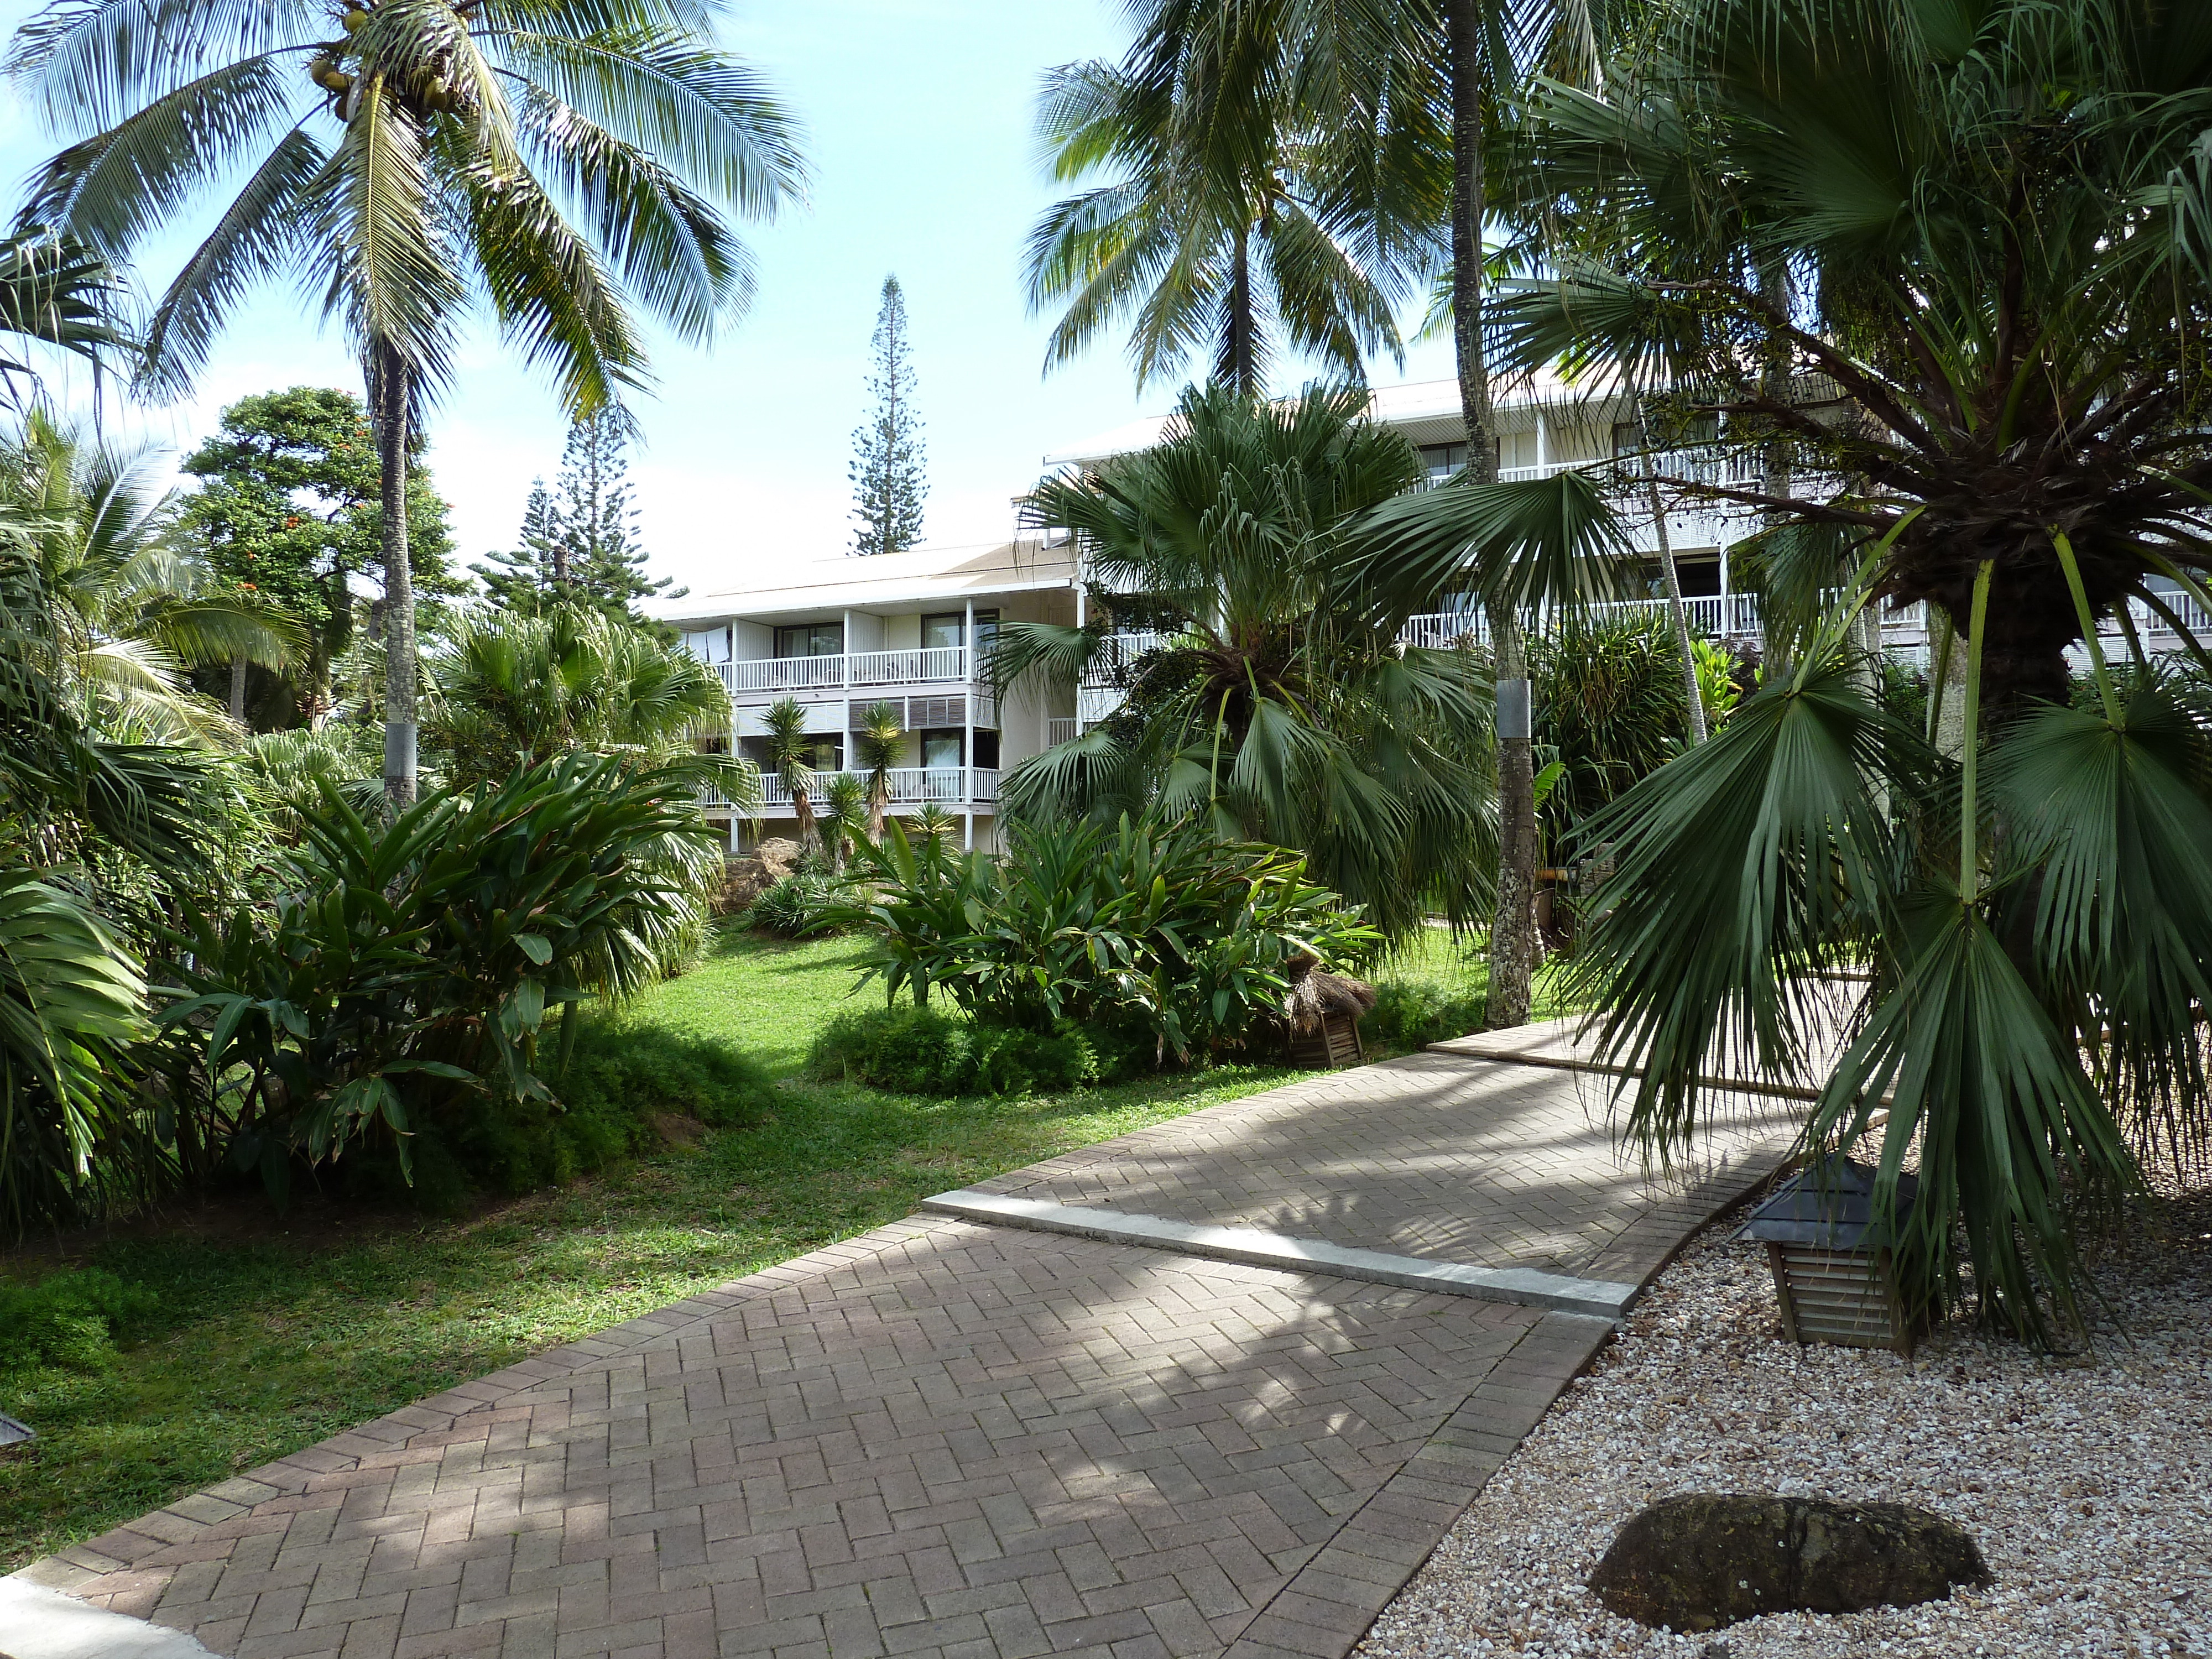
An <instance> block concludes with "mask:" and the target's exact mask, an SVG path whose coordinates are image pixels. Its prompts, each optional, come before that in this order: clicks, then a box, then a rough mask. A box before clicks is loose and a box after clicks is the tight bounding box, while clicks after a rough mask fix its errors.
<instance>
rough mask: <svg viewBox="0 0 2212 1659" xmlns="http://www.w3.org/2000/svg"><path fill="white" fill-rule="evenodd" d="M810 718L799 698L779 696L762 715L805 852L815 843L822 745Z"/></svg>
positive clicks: (771, 757)
mask: <svg viewBox="0 0 2212 1659" xmlns="http://www.w3.org/2000/svg"><path fill="white" fill-rule="evenodd" d="M808 718H809V717H808V714H807V712H806V707H805V704H803V703H801V702H799V699H798V698H796V697H778V698H777V699H776V700H775V702H772V703H770V704H769V706H768V708H766V710H765V711H763V714H762V715H761V724H762V727H763V735H764V736H765V738H767V742H768V764H769V770H770V771H772V772H774V773H775V775H776V779H777V781H779V782H781V784H782V785H783V787H784V788H785V789H786V790H787V791H788V792H789V793H790V795H791V810H792V812H793V815H794V816H795V817H797V818H798V819H799V848H800V850H801V851H804V850H805V848H808V847H811V846H812V845H813V843H814V790H815V781H814V757H815V752H816V750H817V748H818V747H819V745H820V743H821V739H820V738H817V737H816V736H815V735H814V734H813V733H812V732H809V731H808V730H807V720H808Z"/></svg>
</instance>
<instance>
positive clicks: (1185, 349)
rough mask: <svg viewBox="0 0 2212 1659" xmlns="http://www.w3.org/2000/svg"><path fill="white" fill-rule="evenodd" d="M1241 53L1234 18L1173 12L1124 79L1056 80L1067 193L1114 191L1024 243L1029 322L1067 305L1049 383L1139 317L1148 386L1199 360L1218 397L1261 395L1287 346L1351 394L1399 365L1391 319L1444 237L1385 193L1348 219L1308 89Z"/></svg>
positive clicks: (1066, 209) (1094, 69) (1078, 206)
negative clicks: (1055, 371)
mask: <svg viewBox="0 0 2212 1659" xmlns="http://www.w3.org/2000/svg"><path fill="white" fill-rule="evenodd" d="M1248 45H1249V43H1248V40H1247V34H1246V30H1245V27H1244V25H1243V21H1242V19H1241V18H1240V17H1239V15H1238V9H1237V8H1234V7H1203V6H1201V7H1193V6H1189V5H1184V4H1177V3H1172V0H1163V3H1158V4H1156V5H1154V6H1153V7H1152V9H1151V11H1150V13H1149V15H1147V16H1146V17H1145V18H1144V19H1143V20H1142V21H1141V22H1140V28H1139V38H1138V40H1137V41H1136V43H1135V44H1134V45H1133V46H1131V48H1130V50H1129V52H1128V53H1127V55H1126V56H1125V57H1124V58H1123V59H1122V60H1121V62H1120V63H1118V64H1113V63H1106V62H1103V61H1093V62H1090V63H1083V64H1070V65H1068V66H1066V67H1065V68H1063V69H1060V70H1056V71H1054V74H1053V75H1052V76H1051V77H1050V79H1049V80H1048V82H1047V86H1046V92H1045V98H1044V101H1043V106H1042V111H1041V112H1040V115H1039V119H1038V131H1039V137H1040V139H1041V141H1042V145H1043V147H1044V149H1045V150H1046V151H1047V153H1048V155H1049V156H1050V158H1051V162H1052V167H1053V170H1054V176H1055V177H1056V178H1057V179H1060V181H1061V182H1063V183H1064V184H1067V185H1085V183H1086V181H1088V180H1091V179H1093V178H1095V177H1097V175H1100V174H1105V175H1109V176H1108V177H1106V178H1105V179H1104V180H1103V182H1099V183H1095V184H1089V185H1088V186H1087V187H1086V188H1083V189H1080V190H1079V191H1077V192H1076V193H1075V194H1073V195H1072V196H1070V197H1068V198H1067V199H1066V200H1065V201H1063V202H1060V203H1058V204H1055V205H1054V206H1053V207H1052V208H1050V209H1049V210H1047V211H1046V213H1045V214H1044V215H1043V216H1042V218H1040V219H1039V221H1038V222H1037V225H1036V228H1035V230H1033V231H1032V232H1031V234H1030V245H1029V257H1028V280H1029V289H1030V304H1031V307H1033V308H1035V309H1038V310H1043V309H1045V308H1048V307H1055V306H1060V305H1062V304H1063V303H1064V305H1065V307H1066V308H1065V310H1064V312H1063V313H1062V315H1061V318H1060V323H1059V325H1057V326H1056V327H1055V328H1054V331H1053V335H1052V339H1051V343H1050V344H1049V346H1048V348H1047V352H1046V359H1045V362H1046V368H1048V369H1050V368H1053V367H1054V366H1056V365H1058V364H1060V363H1064V362H1068V361H1069V360H1071V359H1073V357H1075V356H1079V354H1080V353H1081V352H1082V351H1083V350H1084V349H1085V348H1087V347H1088V346H1089V345H1090V344H1091V342H1092V340H1093V339H1095V338H1096V337H1097V335H1098V334H1099V333H1100V332H1101V331H1103V330H1104V329H1106V328H1108V327H1109V326H1110V325H1112V324H1113V323H1115V321H1116V320H1117V319H1120V318H1121V317H1123V316H1124V315H1127V314H1129V313H1133V314H1134V326H1133V331H1132V333H1131V336H1130V341H1129V355H1130V358H1131V361H1132V362H1133V364H1134V366H1135V368H1136V373H1137V383H1138V385H1139V387H1140V388H1141V387H1142V386H1145V385H1146V383H1147V382H1149V381H1150V380H1153V379H1154V378H1156V377H1157V376H1158V375H1160V374H1166V373H1170V372H1173V371H1174V370H1176V368H1179V367H1180V366H1181V365H1182V364H1183V363H1184V362H1188V359H1189V358H1190V356H1192V354H1193V353H1194V352H1200V351H1202V352H1204V353H1205V354H1206V356H1207V357H1208V358H1209V359H1210V366H1211V370H1212V378H1214V379H1215V380H1218V381H1220V382H1221V383H1222V384H1224V385H1226V386H1231V387H1232V388H1234V389H1235V390H1237V391H1238V392H1246V393H1253V392H1261V391H1263V390H1264V389H1265V386H1266V382H1267V369H1268V367H1269V365H1270V362H1272V360H1273V356H1274V355H1275V347H1274V344H1273V337H1275V336H1277V335H1279V337H1280V338H1281V341H1282V343H1284V344H1285V345H1287V346H1289V347H1290V348H1291V349H1293V350H1295V351H1297V352H1300V353H1306V354H1311V355H1315V356H1319V357H1321V358H1322V360H1323V361H1324V362H1327V363H1328V365H1329V366H1330V368H1332V369H1333V370H1334V372H1335V373H1337V374H1340V375H1341V376H1343V377H1344V378H1346V379H1347V380H1359V379H1362V378H1364V374H1365V372H1366V363H1367V359H1368V358H1369V357H1370V356H1371V355H1373V354H1374V353H1376V352H1378V351H1379V352H1384V353H1387V354H1388V355H1389V356H1391V358H1392V359H1393V360H1394V361H1397V362H1402V361H1403V359H1404V349H1403V346H1402V344H1401V341H1400V339H1399V337H1398V331H1397V325H1396V323H1395V313H1396V311H1397V310H1398V309H1399V308H1400V307H1401V306H1402V304H1403V303H1404V301H1405V300H1406V298H1407V295H1409V294H1410V293H1411V292H1412V291H1413V284H1414V283H1415V282H1417V281H1418V280H1419V278H1420V277H1422V276H1425V274H1426V270H1427V268H1428V267H1429V266H1430V265H1431V264H1433V263H1434V260H1433V255H1434V252H1435V236H1434V232H1433V219H1432V218H1431V216H1428V215H1426V214H1425V213H1423V212H1421V211H1419V209H1418V208H1417V209H1415V210H1413V211H1410V212H1409V211H1407V210H1406V209H1405V207H1404V205H1403V204H1401V203H1400V202H1398V201H1397V199H1396V198H1395V197H1391V196H1387V195H1385V196H1378V197H1370V199H1369V201H1368V204H1367V205H1369V206H1370V209H1372V208H1378V207H1379V208H1381V209H1382V210H1383V211H1380V212H1376V211H1370V212H1369V213H1367V214H1365V215H1364V216H1363V215H1359V214H1355V213H1353V212H1352V211H1351V210H1350V208H1351V205H1352V199H1351V197H1350V195H1349V194H1348V192H1347V191H1346V190H1345V189H1343V188H1342V187H1341V186H1340V185H1337V184H1335V183H1334V182H1333V181H1332V179H1331V178H1330V177H1329V164H1330V161H1331V159H1332V147H1331V143H1330V140H1329V135H1328V131H1327V129H1326V128H1325V127H1324V126H1323V125H1321V124H1319V123H1316V122H1315V121H1314V120H1312V119H1311V118H1310V111H1308V110H1306V109H1305V108H1304V107H1302V103H1303V92H1302V88H1301V87H1300V84H1299V76H1298V75H1297V73H1296V72H1295V71H1294V69H1293V67H1292V65H1291V64H1290V63H1289V61H1288V60H1286V59H1280V58H1278V59H1274V60H1272V61H1270V62H1269V64H1268V65H1267V70H1266V71H1265V72H1262V73H1258V74H1250V73H1248V72H1247V71H1248V70H1249V69H1250V68H1251V67H1252V64H1253V57H1252V54H1251V53H1250V52H1249V50H1248Z"/></svg>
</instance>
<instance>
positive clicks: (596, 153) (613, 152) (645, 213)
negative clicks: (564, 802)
mask: <svg viewBox="0 0 2212 1659" xmlns="http://www.w3.org/2000/svg"><path fill="white" fill-rule="evenodd" d="M709 19H710V13H709V11H708V9H706V8H702V7H694V6H690V5H685V4H681V3H678V0H378V3H376V4H374V5H372V6H356V7H354V8H352V9H345V10H343V14H342V15H338V9H337V7H335V6H334V7H333V8H332V9H331V10H330V11H318V10H316V9H311V8H307V7H289V8H280V9H276V10H273V11H272V10H271V9H269V8H267V7H263V6H255V5H249V4H246V3H242V0H213V3H210V4H208V5H204V6H199V7H196V8H194V9H192V11H191V15H190V17H189V18H188V19H187V18H185V16H184V15H183V14H181V13H179V15H177V16H176V17H174V18H171V19H168V20H167V22H165V23H163V24H162V25H161V26H159V27H160V28H161V48H160V50H158V51H154V50H149V49H148V46H147V43H146V40H145V39H144V38H143V32H144V31H145V30H146V29H148V28H149V27H153V26H152V25H149V21H148V15H147V13H146V9H145V8H144V6H143V5H142V4H139V3H137V0H91V3H88V4H87V3H80V0H54V3H52V4H49V5H48V6H47V8H46V9H45V10H43V11H41V12H40V13H39V14H38V15H35V16H34V17H33V18H32V19H31V21H29V22H27V24H25V25H24V26H23V27H22V29H21V31H20V32H19V33H18V34H17V37H16V40H15V49H14V52H13V53H12V57H11V66H12V67H13V69H14V70H15V73H16V74H17V75H18V76H19V77H21V79H22V80H23V81H24V82H26V83H27V85H28V86H29V87H30V88H31V89H32V91H33V95H34V96H35V97H36V98H37V99H38V100H40V102H41V103H42V104H43V106H44V108H45V112H46V117H47V118H48V119H49V120H50V121H51V122H52V124H53V125H56V126H57V127H58V128H61V129H64V130H65V131H76V132H79V133H82V134H84V135H86V136H84V137H81V138H80V139H78V141H77V142H76V143H71V144H70V146H69V147H68V148H67V149H64V150H63V151H62V152H61V153H60V154H59V155H57V156H55V157H54V158H53V160H52V161H50V162H49V163H47V165H46V167H45V168H44V169H43V170H42V172H41V173H40V175H39V177H38V179H36V180H35V182H34V185H33V191H32V198H31V204H30V207H29V209H28V212H29V214H30V215H31V216H33V217H35V218H36V219H37V220H39V221H40V222H43V223H46V224H51V225H52V226H54V227H56V228H58V229H60V230H61V231H63V232H64V233H65V234H70V235H73V236H76V237H80V238H82V240H84V241H85V243H86V244H87V245H88V246H91V247H92V248H94V249H95V250H97V251H98V252H100V254H101V255H102V256H103V257H105V258H109V259H112V260H113V261H115V262H117V263H118V264H122V263H125V262H127V261H129V260H130V259H131V258H132V256H133V255H135V254H136V253H137V252H138V251H139V250H140V248H141V246H143V243H144V242H145V240H147V238H148V237H149V235H151V234H155V233H156V232H159V231H161V230H163V229H166V228H167V227H168V226H169V225H170V224H171V223H172V222H174V221H175V220H176V219H178V218H179V217H180V216H184V215H185V214H187V213H192V212H197V211H199V210H202V209H203V207H204V205H205V204H207V203H208V200H209V198H210V196H211V195H213V194H215V193H216V192H217V191H220V190H222V189H223V188H225V187H226V186H228V185H230V184H231V183H232V181H235V180H243V182H242V184H240V185H238V186H237V188H236V190H235V193H234V194H231V195H229V196H228V199H226V200H222V201H221V203H220V206H219V210H218V211H217V212H216V216H215V219H214V227H213V228H212V230H211V231H210V232H209V233H208V234H207V235H206V236H205V238H204V240H202V241H201V242H200V244H199V245H198V246H197V247H196V248H195V249H194V250H193V251H192V252H191V254H190V255H189V256H187V258H186V259H185V264H184V268H183V270H181V271H179V273H178V275H177V276H176V277H175V278H174V279H173V281H172V282H171V283H170V284H169V286H168V288H167V290H166V291H165V292H164V293H163V295H161V299H160V301H159V302H158V303H157V304H156V305H155V308H154V312H153V314H152V317H151V319H150V320H149V325H148V327H147V330H146V333H145V338H144V342H143V349H144V362H143V378H144V379H145V380H147V381H148V382H149V383H150V384H151V385H153V386H160V387H175V386H181V385H183V384H184V383H185V382H186V381H188V380H190V379H191V376H192V374H194V373H195V372H196V371H197V369H198V368H199V367H200V365H201V364H202V362H204V359H205V356H206V354H207V350H208V348H209V346H210V343H211V342H212V341H213V339H214V338H215V336H216V333H217V331H219V330H220V328H221V327H222V324H223V322H224V320H225V319H226V318H227V317H228V314H229V313H230V312H231V311H232V310H233V308H234V307H235V306H236V305H238V304H239V303H240V301H241V300H242V299H243V298H244V296H245V295H246V294H247V293H248V292H249V291H251V290H252V289H254V288H256V287H257V286H258V285H259V284H260V283H262V282H263V281H264V280H266V279H270V278H275V277H279V276H291V277H294V278H295V279H296V280H297V281H299V282H300V283H301V285H302V286H303V287H305V288H306V289H308V290H309V291H310V292H313V293H315V294H316V295H319V299H320V302H321V305H322V307H323V310H324V313H325V316H336V317H337V318H339V319H342V321H343V324H344V325H345V328H346V331H347V334H348V336H349V339H350V341H351V342H352V344H353V346H354V347H355V349H356V350H357V351H358V352H359V354H360V356H361V361H362V366H363V370H364V374H365V376H366V379H367V382H368V400H369V407H370V412H371V417H372V421H373V423H374V428H375V435H376V441H377V447H378V453H379V455H380V459H381V461H382V470H383V484H382V488H383V491H384V496H385V500H384V513H383V525H382V533H383V538H384V547H383V550H382V551H383V565H384V579H385V629H386V641H387V646H388V666H387V671H386V717H385V737H386V749H385V781H386V793H387V794H388V796H389V798H390V800H391V803H392V806H393V807H394V808H395V809H396V808H398V807H401V806H404V805H406V804H407V803H408V802H409V801H410V800H411V799H413V797H414V793H415V771H416V758H415V749H416V659H415V621H414V599H413V588H412V585H411V582H410V577H409V572H408V563H407V556H406V553H407V547H406V543H407V515H406V513H405V511H404V491H405V482H406V465H405V458H406V455H407V451H408V438H409V435H410V431H411V430H412V429H413V428H414V427H415V425H416V423H417V422H419V420H420V418H421V415H422V410H423V408H424V407H425V405H426V404H427V403H428V400H430V399H431V398H435V396H436V395H437V394H438V393H439V392H441V391H442V390H444V389H445V388H446V387H447V386H449V385H450V384H451V382H452V380H453V375H454V374H455V372H456V361H455V350H456V347H457V344H458V342H459V337H460V333H461V331H462V328H463V325H464V323H465V319H467V318H468V316H469V314H470V313H471V310H472V309H473V308H474V307H475V306H476V304H477V302H478V301H484V302H488V303H489V308H490V311H491V313H492V314H493V316H494V317H495V319H496V320H497V323H498V325H499V329H500V331H501V336H502V337H504V338H505V339H507V341H509V342H511V343H513V344H515V345H517V346H519V347H520V349H521V351H522V353H523V356H525V358H526V360H527V361H529V362H531V363H532V365H533V366H536V367H538V368H543V369H545V370H547V371H549V372H550V374H552V376H553V378H554V380H555V381H556V384H557V386H558V387H559V391H560V395H561V400H562V405H563V408H564V409H565V410H566V412H567V413H568V415H569V416H572V417H575V418H580V417H583V416H589V415H592V414H593V413H595V412H597V411H598V410H602V409H605V408H607V407H609V406H611V405H613V404H616V403H617V402H618V400H619V398H620V397H621V395H622V393H623V392H624V391H625V390H626V389H628V388H630V387H634V386H638V385H640V384H641V383H642V381H643V378H644V374H645V349H644V344H643V340H642V337H641V333H640V330H639V324H638V321H637V317H636V313H638V311H640V310H643V311H645V312H647V313H650V314H651V315H652V316H653V318H655V319H657V320H659V322H661V323H663V324H664V325H667V326H669V327H670V328H671V329H672V330H674V331H675V332H676V333H677V334H678V336H679V337H683V338H684V339H687V340H691V341H703V340H705V339H707V338H708V337H710V336H711V335H712V333H713V331H714V328H715V326H716V325H717V324H718V323H719V322H720V321H722V320H724V319H728V318H730V317H732V316H734V315H735V314H736V313H738V312H739V311H740V310H742V308H743V307H744V303H745V301H746V300H747V299H748V297H749V296H750V292H751V286H752V283H751V267H750V260H749V258H748V256H747V254H746V252H745V249H744V246H743V245H742V244H741V243H740V242H739V241H738V240H737V238H736V237H735V235H734V234H732V231H731V229H730V227H729V224H728V222H727V221H726V218H725V216H724V214H725V212H726V210H736V211H738V212H740V213H745V214H751V215H756V216H763V215H766V214H769V213H770V212H772V211H773V210H775V208H776V207H777V206H778V204H781V202H783V201H784V200H786V199H787V197H790V195H791V194H792V193H793V191H794V190H795V189H796V188H797V187H798V185H799V176H800V174H799V159H798V155H797V151H796V149H795V148H794V144H793V132H792V128H791V125H790V124H789V122H788V121H787V119H786V118H785V117H784V115H783V113H782V112H781V110H780V109H779V108H778V106H776V104H775V101H774V100H772V99H771V98H770V97H769V95H768V94H767V93H766V92H765V91H764V89H763V87H762V84H761V82H760V81H759V80H758V78H757V76H755V75H754V74H753V72H752V71H751V70H749V69H747V68H746V67H744V65H743V64H741V63H739V62H738V61H737V60H736V59H734V58H731V57H730V56H729V55H728V54H726V53H725V52H720V51H719V50H717V49H715V48H714V46H713V45H712V44H711V41H710V40H709V38H708V33H707V30H708V27H709Z"/></svg>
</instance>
